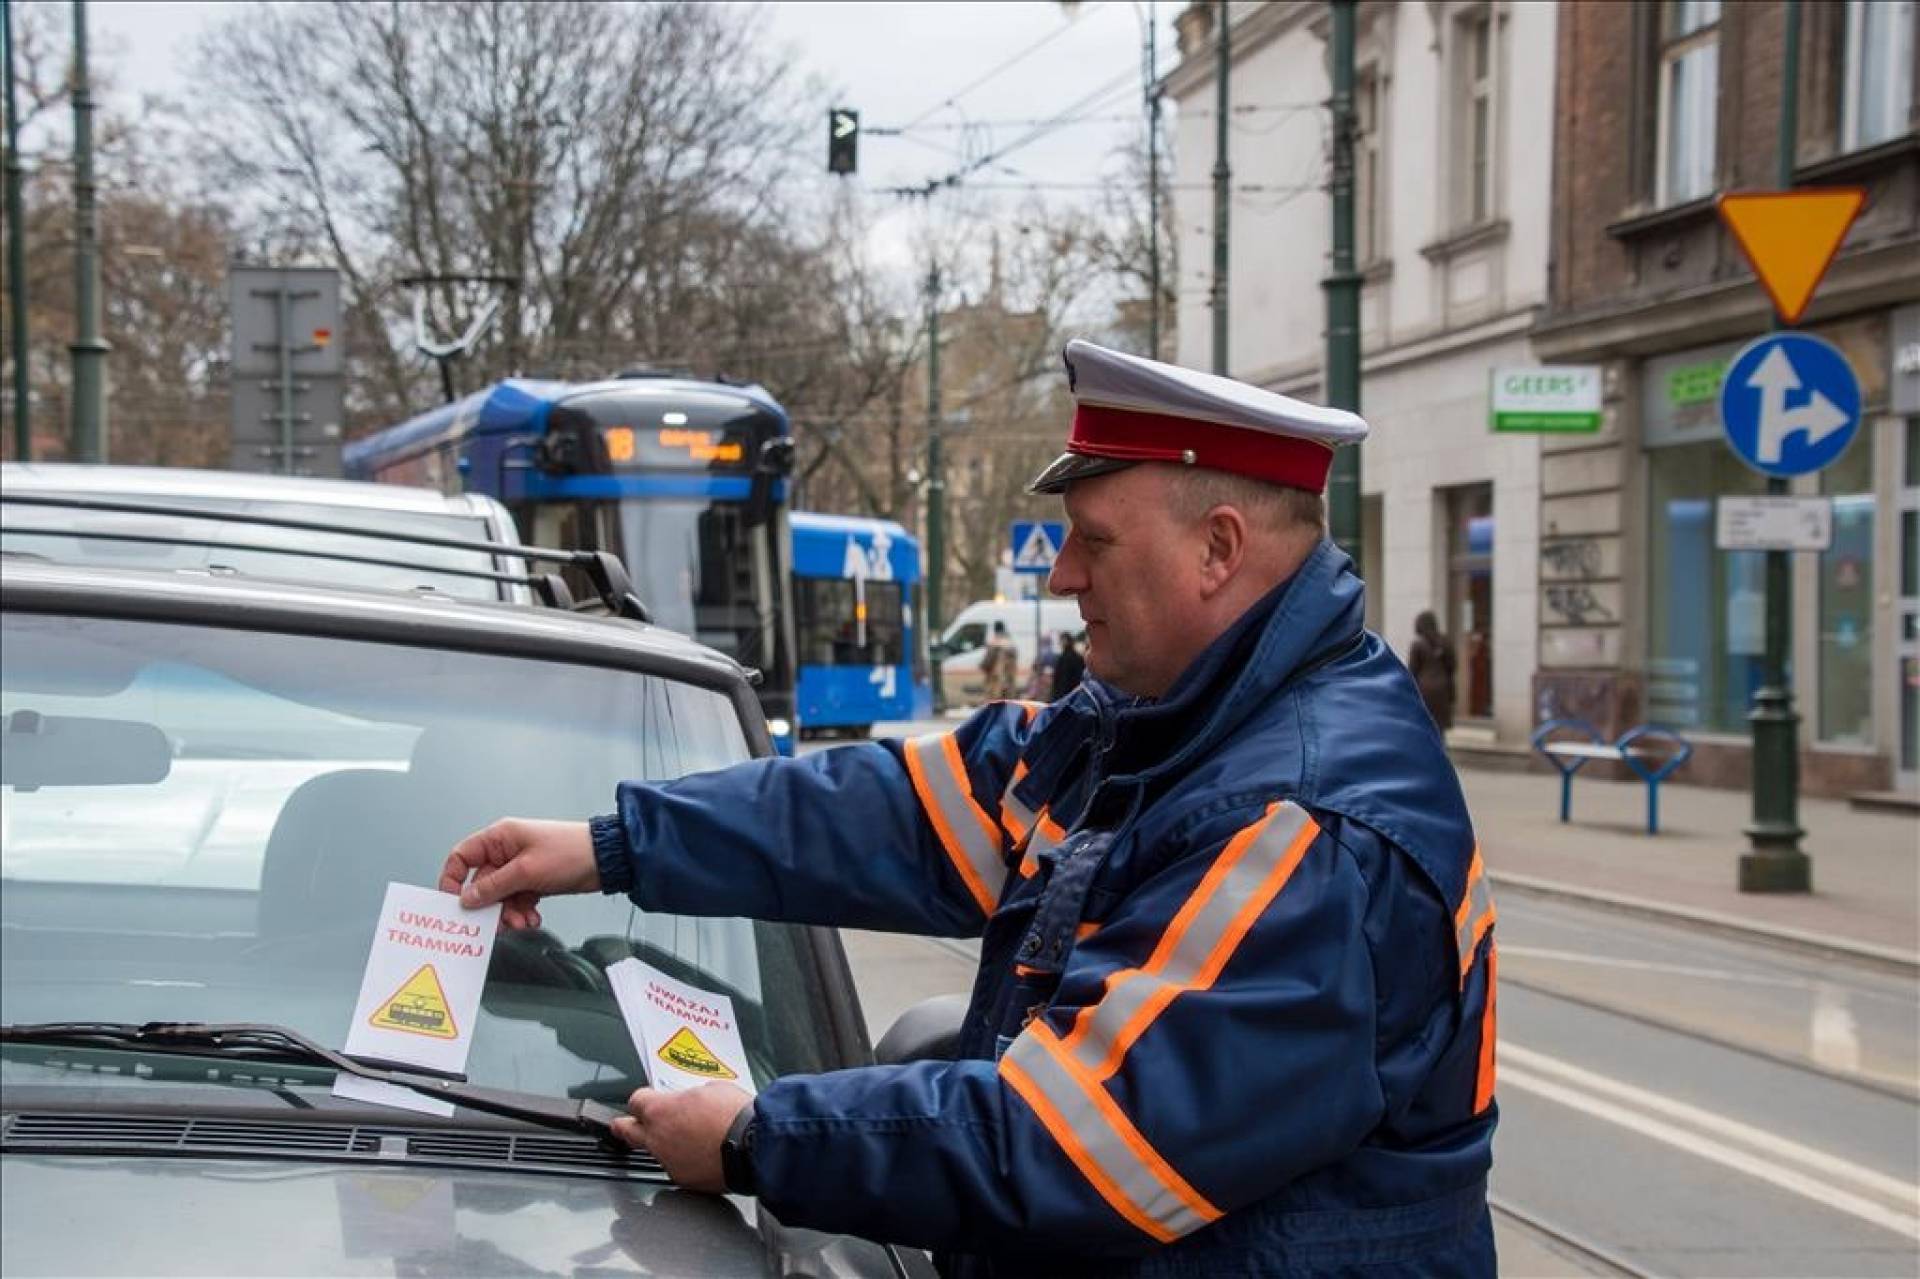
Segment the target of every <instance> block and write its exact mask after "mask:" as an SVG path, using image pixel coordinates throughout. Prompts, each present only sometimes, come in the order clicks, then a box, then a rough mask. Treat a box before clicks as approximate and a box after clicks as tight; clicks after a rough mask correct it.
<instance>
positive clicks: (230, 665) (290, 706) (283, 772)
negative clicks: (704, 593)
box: [0, 613, 834, 1104]
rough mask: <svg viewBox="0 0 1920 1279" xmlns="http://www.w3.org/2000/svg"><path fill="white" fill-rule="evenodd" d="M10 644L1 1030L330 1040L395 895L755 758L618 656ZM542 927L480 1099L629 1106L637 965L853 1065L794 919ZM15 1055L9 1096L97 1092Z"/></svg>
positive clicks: (490, 997)
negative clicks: (498, 849)
mask: <svg viewBox="0 0 1920 1279" xmlns="http://www.w3.org/2000/svg"><path fill="white" fill-rule="evenodd" d="M4 642H5V649H6V662H5V664H4V667H3V668H0V685H3V689H0V711H4V714H5V716H6V719H5V724H4V728H3V729H0V743H4V760H3V763H4V777H5V783H6V784H5V785H4V787H0V879H3V880H4V884H3V885H0V1020H4V1021H5V1022H7V1023H10V1024H20V1023H30V1022H41V1021H75V1020H100V1021H127V1022H145V1021H243V1022H272V1023H279V1024H283V1025H287V1026H290V1027H292V1028H294V1029H296V1030H299V1031H301V1032H303V1033H305V1034H306V1035H308V1036H309V1037H311V1038H313V1039H316V1040H318V1041H320V1042H322V1043H326V1044H329V1045H332V1046H335V1047H339V1046H341V1045H342V1044H344V1042H345V1040H346V1036H347V1031H348V1027H349V1023H350V1022H351V1020H352V1016H353V1011H354V1004H355V998H356V995H357V993H358V989H359V984H360V979H361V972H362V969H363V967H364V965H365V963H366V960H367V955H368V951H369V947H370V945H371V943H372V939H373V933H374V927H375V922H376V920H377V918H378V916H379V913H380V908H381V902H382V899H383V896H384V893H385V889H386V887H387V884H388V883H389V882H390V881H392V882H399V883H405V884H415V885H421V886H426V887H432V886H433V885H434V884H435V882H436V878H437V875H438V872H439V869H440V866H441V864H442V863H443V861H444V860H445V858H446V856H447V852H448V850H449V849H450V848H451V846H452V845H453V843H454V842H455V841H457V840H458V839H460V838H461V837H462V836H464V835H466V834H468V833H470V832H472V831H474V830H477V829H478V828H480V827H481V826H483V825H485V824H486V823H487V822H489V821H492V820H493V819H495V818H498V817H501V816H507V815H512V816H522V817H535V818H570V819H581V818H584V817H586V816H588V815H591V814H594V813H600V812H606V811H608V810H610V809H611V808H612V806H613V796H614V788H615V785H616V783H617V782H619V781H620V780H622V779H627V778H636V779H652V780H658V779H667V778H673V777H677V776H680V775H682V774H685V773H689V772H693V771H696V770H700V769H708V768H714V767H717V766H720V765H724V764H728V763H731V762H734V761H736V760H740V759H744V758H746V757H747V755H748V753H749V752H748V748H747V744H746V739H745V736H744V734H743V732H742V729H741V725H740V719H739V714H738V712H737V711H736V709H735V706H734V703H733V702H732V701H730V700H729V699H728V698H727V697H726V696H725V695H724V694H722V693H720V692H716V691H712V690H709V689H705V688H701V687H698V686H695V685H691V684H687V683H682V682H677V681H674V680H669V679H665V678H660V677H656V676H650V675H645V674H640V673H637V672H632V671H625V670H618V669H614V668H610V667H598V666H588V665H581V664H563V663H559V662H553V661H538V660H530V659H524V658H516V657H504V656H492V655H486V654H482V653H475V652H450V651H444V650H436V649H429V648H418V647H412V646H407V645H401V644H388V643H375V642H362V641H353V640H341V639H331V638H322V637H317V636H312V635H300V634H287V633H280V632H262V631H243V630H228V629H216V628H211V627H194V626H183V625H175V624H164V623H152V622H133V621H122V620H111V619H101V618H93V617H69V616H59V615H49V614H23V613H14V614H10V615H8V616H7V617H6V619H5V635H4ZM63 739H64V740H66V741H69V742H78V743H81V744H82V746H83V749H78V750H66V751H62V750H59V749H56V747H57V743H58V742H59V741H61V740H63ZM541 914H542V916H543V921H542V922H543V927H542V928H541V929H539V930H528V931H516V932H509V931H505V930H503V931H502V933H501V935H500V939H499V942H498V945H497V948H496V952H495V955H494V958H493V960H492V962H491V967H490V969H489V972H488V978H487V984H486V988H485V994H484V996H483V999H482V1005H481V1012H480V1014H479V1016H478V1018H477V1020H476V1022H475V1025H474V1033H473V1038H472V1041H471V1042H472V1055H471V1056H470V1058H469V1059H468V1063H467V1067H466V1072H467V1075H468V1077H469V1078H470V1079H471V1080H472V1081H473V1082H474V1083H476V1084H485V1085H490V1086H494V1087H506V1088H514V1089H519V1090H522V1091H531V1092H538V1093H544V1094H549V1095H558V1096H566V1095H571V1096H575V1097H592V1098H596V1099H599V1100H603V1101H607V1102H609V1103H614V1104H618V1103H620V1102H621V1101H623V1100H624V1098H625V1096H626V1095H627V1093H628V1092H630V1091H631V1090H632V1089H633V1088H635V1087H638V1086H640V1085H641V1084H643V1083H644V1082H645V1077H644V1075H643V1073H642V1071H641V1067H640V1063H639V1060H638V1057H637V1056H636V1054H635V1051H634V1048H633V1045H632V1043H631V1041H630V1039H629V1037H628V1035H627V1033H626V1031H625V1029H624V1025H623V1023H622V1021H621V1019H620V1015H619V1010H618V1006H617V1005H616V1003H615V1001H614V999H613V997H612V995H611V993H610V990H609V986H608V982H607V978H606V975H605V971H604V970H605V968H606V966H607V965H608V964H610V963H612V962H615V961H617V960H620V959H624V958H627V957H629V956H632V957H637V958H639V959H641V960H643V961H645V962H646V963H649V964H651V965H653V966H654V967H656V968H658V969H660V970H662V971H664V972H666V973H668V974H669V975H670V976H672V977H675V978H677V979H679V980H681V981H684V982H688V983H690V984H692V985H694V986H697V987H699V988H701V989H703V990H706V991H710V992H713V993H716V994H724V995H727V996H728V997H730V998H731V999H732V1000H733V1002H734V1007H735V1009H736V1011H737V1013H738V1021H739V1023H740V1027H741V1031H742V1035H743V1038H744V1041H745V1046H746V1049H747V1055H748V1058H749V1062H750V1065H751V1067H752V1070H753V1073H754V1075H755V1076H756V1077H757V1078H759V1079H761V1080H762V1081H763V1082H764V1081H766V1080H770V1079H772V1078H773V1077H775V1076H776V1075H781V1074H787V1073H790V1072H794V1071H813V1070H819V1069H823V1068H826V1067H828V1066H830V1065H831V1064H834V1063H832V1062H830V1061H828V1060H827V1059H826V1056H825V1054H826V1051H827V1050H826V1049H824V1048H823V1047H822V1044H823V1042H824V1041H823V1036H822V1034H821V1032H820V1031H819V1030H818V1029H817V1027H818V1026H819V1025H820V1020H819V1017H818V1016H817V1013H818V1010H819V1009H820V1008H821V1007H822V1006H823V1004H822V1000H823V998H824V997H823V995H822V981H821V978H820V976H819V972H820V970H819V969H818V968H817V967H816V966H815V963H814V961H813V960H812V959H811V958H810V955H811V953H812V952H811V951H810V949H808V948H807V947H805V946H804V945H803V942H804V937H803V935H802V934H800V933H799V932H798V931H797V930H794V929H790V928H786V927H782V926H774V925H763V924H754V923H750V922H747V921H743V920H737V919H690V918H681V917H676V916H670V915H659V914H648V913H645V912H642V911H640V910H638V909H636V908H635V907H634V906H632V905H631V904H630V903H629V902H628V901H627V900H626V899H624V898H622V897H618V896H612V897H607V896H600V895H597V894H595V895H583V896H577V897H566V898H559V899H552V900H549V901H547V902H544V903H542V907H541ZM36 1054H37V1055H36ZM67 1055H68V1056H69V1057H71V1054H70V1053H69V1054H67ZM6 1058H7V1060H6V1062H5V1064H4V1066H3V1067H0V1070H3V1071H4V1074H3V1075H0V1077H3V1078H5V1079H6V1080H7V1081H8V1082H10V1083H21V1082H25V1081H29V1080H30V1081H31V1082H33V1083H35V1084H42V1085H45V1084H53V1085H59V1084H61V1083H63V1082H71V1083H73V1084H75V1085H76V1086H80V1085H81V1084H82V1083H83V1082H84V1083H87V1084H89V1085H90V1086H94V1087H98V1086H99V1084H100V1081H101V1079H102V1078H103V1077H102V1076H99V1075H97V1074H95V1075H80V1074H75V1073H72V1072H69V1073H68V1074H67V1075H66V1076H64V1077H63V1076H61V1075H60V1073H59V1072H58V1071H56V1070H54V1069H52V1068H51V1067H50V1066H49V1064H48V1054H47V1050H44V1049H40V1050H34V1049H30V1048H27V1047H24V1046H20V1045H13V1046H9V1047H8V1048H7V1049H6ZM120 1083H121V1086H126V1087H140V1086H155V1085H142V1084H141V1083H140V1082H139V1081H138V1080H137V1079H131V1078H127V1077H124V1076H122V1077H120Z"/></svg>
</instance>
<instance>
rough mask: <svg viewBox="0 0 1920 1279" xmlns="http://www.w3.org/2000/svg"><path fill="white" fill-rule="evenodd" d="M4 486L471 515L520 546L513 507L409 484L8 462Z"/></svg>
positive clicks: (1, 467) (0, 472)
mask: <svg viewBox="0 0 1920 1279" xmlns="http://www.w3.org/2000/svg"><path fill="white" fill-rule="evenodd" d="M0 482H4V483H5V485H6V486H7V488H9V489H12V490H14V491H15V492H23V493H64V494H73V495H85V496H91V497H105V496H108V495H115V496H120V497H139V498H156V499H164V498H184V499H195V498H200V499H222V500H227V501H254V502H302V503H306V504H309V505H313V506H339V507H352V508H357V509H360V510H376V511H402V512H408V513H412V514H421V515H449V516H464V517H467V518H477V519H487V520H489V521H490V523H491V525H492V529H491V532H492V534H493V536H494V540H496V541H518V536H517V534H515V533H514V532H513V521H512V520H511V519H508V518H507V516H506V508H505V507H503V506H501V505H500V503H499V502H497V501H496V500H494V499H493V498H491V497H488V496H486V495H484V494H480V493H455V494H449V493H442V492H440V491H439V490H437V489H430V488H415V487H412V486H409V485H402V484H373V483H369V482H367V481H365V480H330V479H320V478H317V477H314V476H305V475H266V474H257V473H254V472H247V471H208V470H197V469H194V468H191V467H182V466H100V465H94V464H90V463H73V462H7V463H3V464H0ZM502 531H504V532H505V533H506V536H505V537H504V538H503V537H501V536H500V533H501V532H502Z"/></svg>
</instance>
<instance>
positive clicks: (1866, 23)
mask: <svg viewBox="0 0 1920 1279" xmlns="http://www.w3.org/2000/svg"><path fill="white" fill-rule="evenodd" d="M1846 58H1847V62H1846V76H1845V79H1844V81H1843V83H1842V87H1841V99H1840V149H1841V150H1843V151H1852V150H1856V149H1858V148H1860V147H1870V146H1872V145H1873V144H1874V143H1876V142H1885V141H1886V140H1887V139H1888V138H1895V137H1898V136H1900V135H1901V134H1902V133H1905V132H1906V131H1907V112H1908V109H1909V104H1910V103H1911V102H1912V101H1913V0H1848V4H1847V41H1846Z"/></svg>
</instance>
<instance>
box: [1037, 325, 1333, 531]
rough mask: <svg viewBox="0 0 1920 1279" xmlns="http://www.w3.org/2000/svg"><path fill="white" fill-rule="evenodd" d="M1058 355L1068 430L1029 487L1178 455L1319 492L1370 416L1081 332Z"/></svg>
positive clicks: (1050, 489) (1049, 487) (1045, 489)
mask: <svg viewBox="0 0 1920 1279" xmlns="http://www.w3.org/2000/svg"><path fill="white" fill-rule="evenodd" d="M1064 358H1065V360H1066V365H1067V384H1068V386H1069V387H1070V388H1071V390H1072V391H1073V398H1074V414H1073V430H1072V432H1071V434H1070V435H1069V436H1068V439H1067V451H1066V452H1065V453H1063V454H1061V455H1060V457H1059V458H1058V459H1056V460H1055V461H1054V463H1053V464H1052V465H1051V466H1049V467H1047V469H1046V470H1044V471H1042V472H1041V473H1040V474H1039V476H1038V477H1036V478H1035V479H1034V481H1033V483H1032V484H1031V485H1029V486H1028V490H1029V491H1030V492H1034V493H1059V492H1063V491H1064V490H1065V489H1066V487H1067V486H1068V485H1069V484H1071V483H1073V481H1075V480H1080V479H1086V478H1088V477H1090V476H1094V475H1100V474H1103V473H1105V472H1107V471H1117V470H1119V469H1121V468H1122V467H1127V466H1132V465H1133V464H1134V463H1136V462H1178V463H1183V464H1185V465H1188V466H1204V467H1208V468H1210V469H1213V470H1218V471H1231V472H1233V473H1234V474H1236V475H1245V476H1249V477H1251V478H1253V479H1257V480H1264V481H1266V482H1267V483H1269V484H1277V485H1280V486H1281V487H1284V488H1299V489H1308V490H1311V491H1313V492H1316V493H1317V492H1320V491H1321V490H1323V489H1325V488H1326V484H1327V472H1328V471H1329V470H1330V469H1331V468H1332V465H1333V450H1334V449H1335V448H1338V447H1339V446H1340V445H1342V444H1358V443H1359V442H1360V441H1361V440H1363V439H1365V438H1366V437H1367V424H1366V422H1365V421H1364V420H1363V419H1361V417H1360V416H1359V415H1358V414H1355V413H1349V412H1347V411H1346V410H1345V409H1330V408H1323V407H1321V406H1320V405H1317V404H1308V403H1307V402H1306V401H1304V400H1296V399H1293V398H1291V397H1289V396H1285V395H1281V394H1278V393H1277V392H1274V391H1266V390H1262V389H1261V388H1259V387H1257V386H1249V385H1247V384H1246V383H1245V382H1236V381H1234V380H1233V379H1232V378H1227V377H1220V376H1219V375H1217V374H1213V373H1199V372H1196V371H1194V370H1193V369H1183V368H1180V367H1179V366H1178V365H1173V364H1163V363H1161V362H1160V361H1158V360H1149V359H1146V358H1145V357H1143V356H1138V355H1128V354H1126V353H1125V352H1123V351H1110V350H1108V349H1107V348H1105V347H1102V346H1095V345H1094V344H1093V343H1091V342H1085V341H1082V340H1080V339H1079V338H1075V339H1074V340H1073V341H1071V342H1068V343H1067V349H1066V351H1065V354H1064Z"/></svg>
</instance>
